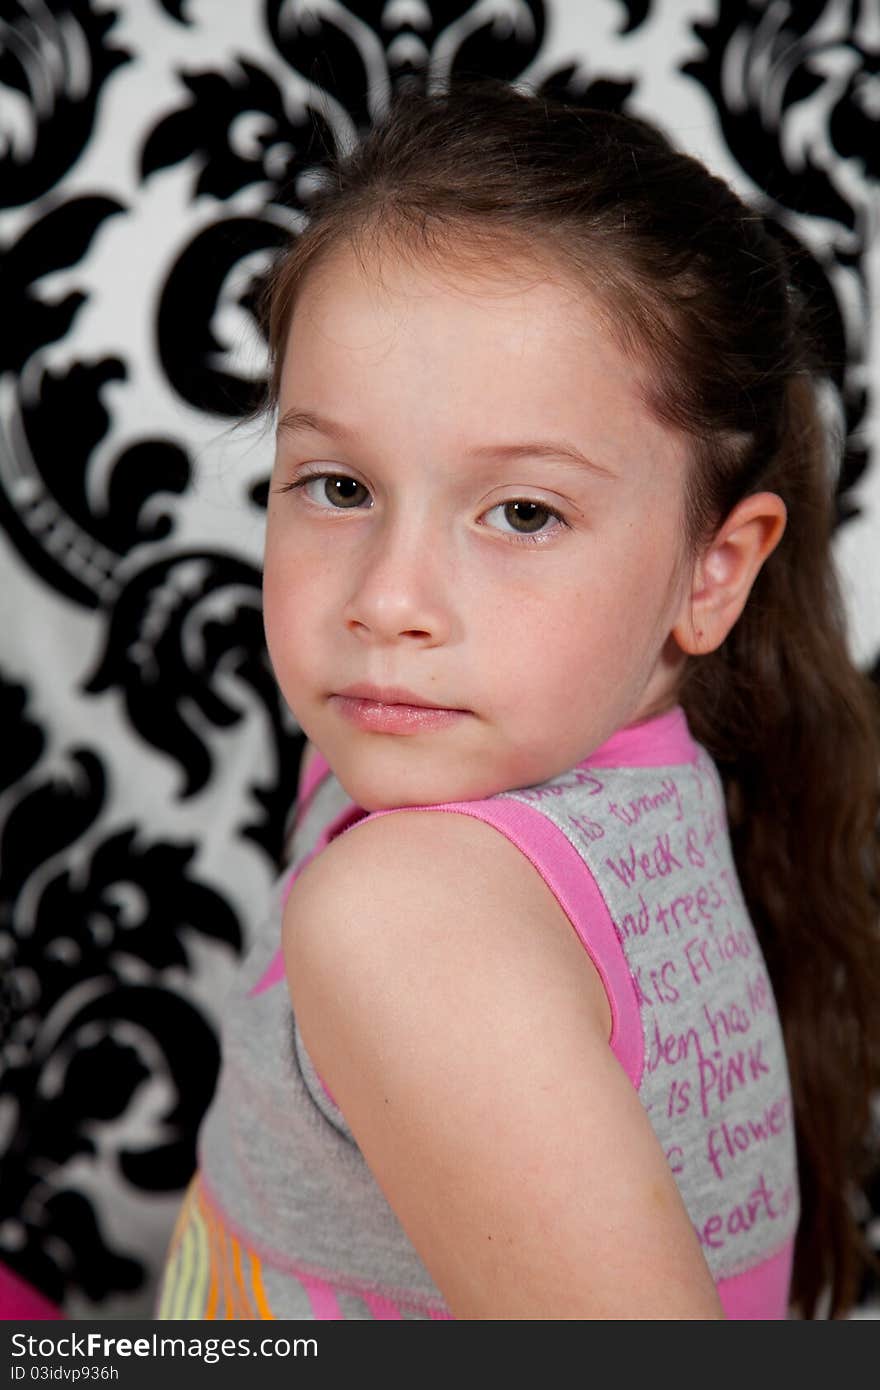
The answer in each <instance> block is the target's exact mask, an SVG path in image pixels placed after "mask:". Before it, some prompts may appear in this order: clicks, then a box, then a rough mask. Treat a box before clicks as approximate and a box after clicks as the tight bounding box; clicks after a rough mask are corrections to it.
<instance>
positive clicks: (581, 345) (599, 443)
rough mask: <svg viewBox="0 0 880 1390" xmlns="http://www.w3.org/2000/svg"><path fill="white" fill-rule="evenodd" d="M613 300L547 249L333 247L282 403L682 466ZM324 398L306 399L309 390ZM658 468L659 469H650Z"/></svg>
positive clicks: (306, 302) (308, 299) (299, 319)
mask: <svg viewBox="0 0 880 1390" xmlns="http://www.w3.org/2000/svg"><path fill="white" fill-rule="evenodd" d="M610 312H611V311H610V309H609V307H608V306H607V305H606V304H604V303H603V302H602V300H601V299H600V297H599V296H598V295H597V294H593V293H591V292H590V291H589V290H588V289H586V288H585V287H584V286H583V285H582V284H579V283H577V282H576V280H575V277H574V274H573V273H572V272H569V271H568V269H567V268H566V267H565V266H564V265H562V264H561V262H560V261H558V260H556V261H554V260H553V258H552V257H551V256H549V255H541V254H540V253H539V254H531V255H529V254H527V251H526V249H525V248H524V247H523V246H522V244H515V243H514V244H511V243H509V242H505V241H500V242H499V244H498V246H497V247H496V254H495V256H494V258H493V257H491V256H490V255H489V254H488V252H484V253H483V254H477V253H475V252H473V251H471V252H470V253H469V254H467V255H465V256H458V255H456V254H455V253H453V252H448V253H446V254H445V255H431V256H424V257H422V256H418V255H413V254H409V255H404V254H400V253H397V252H395V250H394V248H393V247H390V246H389V247H384V248H383V247H374V248H372V249H371V250H370V251H369V252H368V253H365V252H364V251H363V250H362V249H361V250H359V251H355V250H354V249H353V248H352V247H349V246H340V247H337V248H336V249H334V250H333V251H332V252H331V253H330V254H328V255H327V256H326V257H325V258H324V259H323V260H322V261H321V262H320V263H319V264H318V265H316V266H315V267H313V268H312V269H311V271H310V272H309V274H308V275H307V277H306V279H305V282H304V284H303V286H302V287H301V289H300V293H299V295H298V298H297V302H296V307H295V310H294V314H293V317H292V321H291V325H290V331H289V337H288V347H287V352H286V354H285V361H284V367H283V371H282V376H281V400H280V404H281V406H282V408H284V407H285V405H286V404H289V402H290V400H291V399H293V400H294V401H295V403H296V404H297V405H298V406H302V407H305V408H308V407H309V406H311V407H312V408H313V409H315V410H321V409H322V407H327V406H329V405H330V404H331V403H332V404H334V405H335V404H336V403H337V401H338V403H339V406H340V408H342V407H346V408H347V410H361V411H364V410H365V411H366V412H367V414H368V415H370V416H371V417H373V416H375V417H378V416H379V415H381V416H382V417H383V418H385V419H387V418H388V415H389V412H392V413H394V415H395V416H397V417H399V418H403V417H404V416H405V415H406V412H407V411H408V410H410V411H418V413H419V414H420V416H421V417H422V418H423V419H424V421H425V422H426V423H428V422H430V423H431V424H432V425H433V426H435V427H436V428H439V429H440V430H443V429H446V430H448V429H449V427H450V423H451V412H454V413H455V423H456V425H457V426H460V427H461V428H462V429H463V430H464V431H465V432H467V431H468V430H469V429H471V428H472V427H473V428H475V429H477V430H478V431H479V432H481V433H482V434H483V436H484V437H485V436H486V435H487V434H491V433H494V434H496V435H497V434H498V433H499V431H500V432H502V433H503V430H504V427H505V426H508V427H509V429H510V430H512V431H514V432H516V433H518V432H519V431H520V429H524V430H526V431H527V432H528V434H529V436H530V437H539V435H540V434H541V433H542V432H543V433H546V429H547V427H548V425H549V426H553V427H555V428H556V429H557V431H558V432H559V433H562V434H566V435H567V436H568V437H569V438H571V439H573V440H577V439H578V436H581V439H582V440H583V442H586V443H587V444H588V445H589V447H590V448H591V449H593V450H594V452H599V453H601V455H602V456H603V460H604V461H605V462H607V463H608V464H610V465H611V466H617V465H619V464H620V463H622V462H624V461H628V460H631V459H632V458H634V457H636V456H638V457H644V456H645V455H646V453H647V454H648V455H650V457H651V458H652V459H653V460H654V462H655V464H658V465H659V463H660V462H661V461H662V460H663V459H668V460H673V461H674V463H673V464H672V465H671V466H675V467H676V468H678V469H680V467H681V462H682V458H683V455H684V448H685V446H684V442H683V440H682V438H681V437H680V436H679V435H678V433H677V432H674V431H673V430H672V429H671V428H670V427H669V426H667V425H665V424H663V423H661V422H660V421H659V420H658V419H657V418H656V417H655V416H654V415H653V414H652V412H651V411H650V409H649V407H648V405H647V404H646V390H645V387H646V380H647V378H646V375H645V368H644V367H643V364H641V363H640V362H639V361H638V360H637V359H636V358H634V357H633V355H632V354H630V353H628V352H626V351H624V349H623V347H622V346H621V345H620V344H619V343H618V341H617V338H616V336H615V335H614V334H613V333H612V331H611V327H610V324H609V314H610ZM304 394H305V395H310V394H311V395H315V394H317V395H318V396H320V397H321V402H320V403H319V401H318V400H316V399H312V400H310V401H304V400H303V399H302V398H303V395H304ZM654 471H656V470H654Z"/></svg>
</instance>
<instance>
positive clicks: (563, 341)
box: [264, 250, 690, 810]
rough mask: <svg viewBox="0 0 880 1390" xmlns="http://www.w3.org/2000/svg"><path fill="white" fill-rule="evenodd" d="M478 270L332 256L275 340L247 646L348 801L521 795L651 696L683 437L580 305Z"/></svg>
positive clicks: (673, 608) (677, 552)
mask: <svg viewBox="0 0 880 1390" xmlns="http://www.w3.org/2000/svg"><path fill="white" fill-rule="evenodd" d="M499 264H500V265H501V268H502V274H500V275H499V274H498V273H497V269H498V266H497V265H496V267H495V271H496V273H495V274H493V267H487V268H486V270H485V271H484V272H480V273H477V271H475V270H473V269H471V270H470V271H468V272H467V274H463V273H462V272H461V271H460V270H457V269H456V268H455V267H454V266H450V268H449V272H448V273H444V271H442V270H441V269H438V268H437V267H436V266H434V267H428V266H424V267H420V266H418V265H414V264H409V263H406V262H403V261H395V260H393V259H392V258H391V257H390V256H389V257H387V258H383V262H382V266H381V275H380V274H379V273H378V267H377V268H376V271H374V272H373V273H367V271H366V270H365V269H364V267H363V266H362V264H361V263H360V262H359V261H358V260H357V258H356V257H355V256H354V254H353V253H351V252H350V251H348V250H340V251H338V252H335V253H334V254H333V255H332V257H330V258H329V259H328V260H326V261H324V262H323V263H322V264H321V265H320V266H318V267H317V268H315V269H314V270H312V271H311V272H310V274H309V276H308V278H307V280H306V283H305V285H304V287H303V289H302V290H301V293H300V297H299V299H298V301H297V306H296V310H295V313H294V316H293V321H292V324H291V327H290V334H289V338H288V343H287V350H286V354H285V358H284V365H283V373H282V378H281V392H280V402H279V422H280V423H279V430H278V451H277V458H276V463H275V469H274V473H273V479H272V489H271V495H270V502H269V514H268V527H267V538H266V555H265V582H264V599H265V620H266V632H267V638H268V644H269V651H270V654H271V658H272V662H273V665H274V668H275V672H276V675H277V678H278V681H279V683H280V686H281V689H282V691H283V693H284V695H285V697H286V699H287V701H288V703H289V705H290V707H291V709H292V710H293V713H294V715H295V716H296V719H297V721H298V722H299V724H300V726H301V727H302V729H303V730H304V731H305V733H306V734H307V735H308V737H309V738H310V739H311V740H312V741H313V742H314V743H315V744H317V746H318V747H319V748H320V750H321V751H322V752H323V754H324V755H325V757H326V758H327V760H328V761H329V763H330V764H331V766H332V767H333V769H334V771H335V773H336V775H337V776H338V778H339V780H340V781H341V783H342V785H343V786H344V787H345V789H346V791H347V792H348V793H349V795H350V796H351V797H352V798H353V799H354V801H355V802H356V803H357V804H359V805H361V806H363V807H364V808H365V809H367V810H378V809H382V808H384V807H387V806H394V805H406V804H409V805H417V804H431V803H435V802H444V801H458V800H472V799H475V798H479V797H484V796H489V795H491V794H492V793H495V792H499V791H504V790H509V789H511V788H513V787H520V786H528V785H530V784H533V783H536V782H540V781H543V780H544V779H546V778H548V777H552V776H555V775H556V774H558V773H561V772H563V771H565V770H567V769H568V768H570V767H572V766H573V765H574V764H575V763H577V762H579V761H581V760H582V759H584V758H586V757H587V756H588V755H589V754H590V753H591V752H592V751H593V749H595V748H596V747H597V746H598V745H599V744H601V743H602V742H603V741H604V740H605V739H606V738H608V737H609V736H610V735H611V734H612V733H613V732H614V731H615V730H616V729H618V728H620V727H622V726H623V725H626V724H630V723H634V722H637V721H639V720H641V719H644V718H647V717H649V716H650V715H652V714H654V713H657V712H659V711H660V710H662V709H664V708H666V707H668V706H669V705H671V704H672V703H674V700H675V686H676V679H677V676H678V674H679V671H680V667H681V663H682V656H681V653H680V651H679V649H678V647H677V644H676V643H675V640H674V638H673V637H672V636H671V631H672V628H673V627H674V626H675V624H676V623H677V621H678V620H679V618H680V616H681V615H682V614H683V612H684V609H685V605H686V603H687V601H688V594H689V581H690V566H689V564H688V563H687V560H686V557H685V555H684V547H683V534H684V532H683V521H682V516H683V489H684V476H685V468H686V446H685V442H684V440H683V439H682V437H681V436H680V435H678V434H676V433H675V432H673V431H672V430H671V429H669V428H667V427H665V426H663V425H662V424H660V423H659V422H658V421H657V420H656V419H655V418H654V417H653V416H652V415H651V414H650V413H649V411H648V409H647V408H646V406H645V405H644V404H643V403H642V401H641V399H640V396H639V391H638V373H637V369H636V368H635V367H634V365H633V362H632V361H631V360H630V359H629V358H628V357H626V356H625V355H624V354H623V352H622V351H621V350H620V349H619V348H618V347H617V346H616V345H615V343H614V341H613V340H612V338H611V337H610V335H609V334H608V332H607V330H606V329H604V327H603V325H602V320H601V316H600V314H599V313H598V311H597V310H596V308H595V307H594V306H593V305H592V304H591V302H590V301H589V300H588V299H585V298H584V295H583V293H582V292H578V291H577V290H576V289H575V288H574V287H573V285H571V284H570V283H569V282H568V281H566V280H565V278H564V276H562V275H558V276H555V277H551V276H550V274H549V272H546V271H545V270H543V269H542V268H541V267H539V266H537V265H536V264H533V265H532V266H531V267H528V266H527V265H525V264H524V263H520V264H519V266H517V265H516V264H513V263H511V262H510V261H509V260H505V259H504V258H503V255H502V257H500V261H499ZM413 705H415V706H420V707H422V708H420V709H418V708H417V709H413V708H412V706H413ZM424 707H430V708H424ZM438 711H445V713H442V712H438Z"/></svg>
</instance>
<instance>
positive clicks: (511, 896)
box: [286, 810, 611, 1039]
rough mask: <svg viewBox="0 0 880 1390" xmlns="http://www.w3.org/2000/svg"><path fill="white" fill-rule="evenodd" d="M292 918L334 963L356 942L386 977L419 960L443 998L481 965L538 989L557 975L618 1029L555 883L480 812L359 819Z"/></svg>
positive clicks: (299, 895) (311, 872)
mask: <svg viewBox="0 0 880 1390" xmlns="http://www.w3.org/2000/svg"><path fill="white" fill-rule="evenodd" d="M286 923H287V925H286V936H287V939H288V948H289V949H292V950H294V951H295V950H296V949H297V942H296V937H297V936H299V937H301V938H303V939H302V940H301V943H300V944H301V947H302V949H304V950H317V951H319V952H320V955H321V957H323V958H327V959H328V963H329V961H330V959H332V953H334V952H336V951H340V952H343V953H344V954H346V955H349V956H350V955H351V953H354V954H355V958H356V961H357V968H358V970H359V971H360V970H363V969H364V968H366V966H367V965H368V962H369V960H373V961H374V962H375V963H376V965H377V967H378V968H380V969H381V970H382V972H383V975H384V976H385V978H389V975H388V972H389V971H391V972H392V974H391V978H392V979H393V976H394V972H395V971H396V970H397V969H400V970H401V971H403V970H408V969H415V970H417V971H419V972H420V973H422V974H424V975H425V976H426V980H425V985H424V987H425V989H426V990H431V991H432V992H433V993H434V994H435V997H436V1003H437V1004H438V1005H440V1004H442V1003H443V1002H444V1001H443V999H442V997H441V995H442V991H443V989H444V988H445V987H446V986H449V987H450V988H454V989H460V988H461V981H460V979H458V978H457V977H458V976H460V975H462V974H465V973H467V972H470V971H472V970H478V971H480V972H481V973H482V972H487V973H488V977H489V979H490V980H494V981H496V982H497V981H498V980H499V979H502V978H504V979H505V980H506V982H507V987H508V988H509V987H510V986H511V985H512V984H513V979H514V976H515V975H516V974H517V973H518V974H519V975H520V978H521V981H522V984H523V986H524V987H525V988H527V989H528V991H529V993H530V994H532V993H533V992H534V990H535V989H536V988H538V987H539V986H540V985H541V983H542V982H543V983H544V984H545V985H549V983H550V980H551V979H555V980H556V988H557V989H558V988H561V987H563V985H564V986H565V988H566V989H567V991H568V992H569V993H570V995H571V999H572V1001H573V1000H574V998H575V997H579V998H580V1006H581V1007H582V1008H583V1009H585V1010H586V1011H587V1015H589V1016H591V1018H592V1021H593V1024H594V1026H595V1027H596V1028H597V1030H598V1032H599V1033H600V1034H601V1035H602V1036H604V1038H605V1039H607V1038H608V1036H609V1034H610V1031H611V1011H610V1007H609V1003H608V999H607V996H606V994H605V989H604V986H603V985H602V982H601V980H600V978H599V975H598V973H597V971H596V969H595V967H594V966H593V964H592V962H591V961H590V958H589V956H588V955H587V953H586V952H585V950H584V948H583V946H582V945H581V943H580V942H579V940H578V939H577V937H576V936H575V933H574V931H573V929H572V926H571V923H570V922H569V920H568V918H567V916H566V915H565V913H564V912H563V910H562V908H561V907H560V905H559V903H558V901H557V899H556V897H555V895H554V894H553V893H552V891H551V890H550V888H549V887H548V886H547V884H546V883H545V882H544V880H543V879H542V878H541V876H540V874H539V873H538V872H537V870H536V869H535V868H534V866H533V865H532V864H531V863H530V862H529V861H528V859H526V857H525V855H523V854H522V852H521V851H520V850H519V849H517V847H516V846H515V845H514V844H512V843H511V842H510V841H509V840H508V839H507V838H506V837H505V836H503V835H502V834H500V833H499V832H498V831H497V830H496V829H494V828H493V827H492V826H490V825H487V824H486V823H485V822H484V821H481V820H479V819H478V818H476V817H474V816H469V815H467V814H463V813H457V812H447V811H435V810H427V811H399V812H398V811H396V812H394V814H392V815H386V816H381V817H377V818H375V819H370V820H366V821H364V822H363V823H362V824H360V825H356V826H355V827H353V828H352V829H351V830H350V831H348V832H347V833H346V834H345V835H343V836H341V837H340V838H339V839H337V840H335V841H334V842H332V843H331V844H330V845H329V846H328V847H327V849H326V850H325V851H324V852H323V853H322V854H321V855H320V856H319V857H318V858H317V859H315V860H313V861H312V863H311V864H310V865H309V867H308V869H307V870H306V871H305V872H304V873H303V875H302V876H301V878H300V879H299V880H298V882H297V884H296V886H295V890H294V892H293V893H292V894H291V897H290V900H289V909H288V913H287V916H286ZM312 937H317V938H319V939H318V940H312V939H311V938H312ZM305 938H309V939H308V940H306V939H305ZM507 997H508V998H509V996H507Z"/></svg>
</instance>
